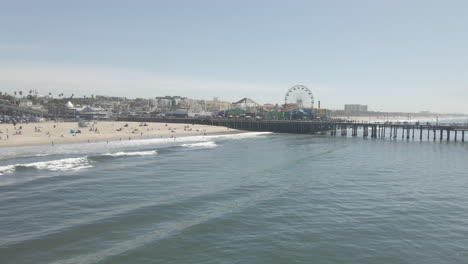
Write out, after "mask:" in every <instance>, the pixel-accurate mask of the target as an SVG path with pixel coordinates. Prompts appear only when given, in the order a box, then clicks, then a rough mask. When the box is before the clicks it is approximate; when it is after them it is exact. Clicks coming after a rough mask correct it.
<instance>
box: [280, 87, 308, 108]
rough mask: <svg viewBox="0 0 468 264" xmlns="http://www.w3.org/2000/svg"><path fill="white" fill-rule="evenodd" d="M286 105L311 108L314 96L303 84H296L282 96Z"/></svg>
mask: <svg viewBox="0 0 468 264" xmlns="http://www.w3.org/2000/svg"><path fill="white" fill-rule="evenodd" d="M284 102H285V104H286V105H289V106H294V107H297V108H313V107H314V96H313V95H312V91H310V89H309V88H307V87H305V86H304V85H296V86H293V87H291V88H289V90H288V92H287V93H286V96H285V98H284Z"/></svg>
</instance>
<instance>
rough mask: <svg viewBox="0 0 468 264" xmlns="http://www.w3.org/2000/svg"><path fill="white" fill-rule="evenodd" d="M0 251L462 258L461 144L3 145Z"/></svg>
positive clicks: (466, 169)
mask: <svg viewBox="0 0 468 264" xmlns="http://www.w3.org/2000/svg"><path fill="white" fill-rule="evenodd" d="M1 151H2V152H1V154H0V263H15V264H21V263H35V264H40V263H48V264H58V263H60V264H65V263H83V264H85V263H86V264H88V263H113V264H114V263H356V264H357V263H359V264H362V263H379V264H385V263H389V264H396V263H412V264H415V263H421V264H430V263H434V264H436V263H437V264H439V263H468V158H467V157H468V155H467V154H468V142H465V143H461V142H453V141H451V142H444V141H443V142H439V141H436V142H432V140H430V141H426V140H423V141H422V142H419V140H414V141H413V140H402V139H401V138H399V139H396V140H393V139H388V138H387V139H370V138H368V139H364V138H362V137H355V138H353V137H341V136H336V137H333V136H320V135H292V134H274V133H250V132H249V133H244V134H232V135H214V136H205V137H202V136H193V137H186V138H177V139H176V140H174V139H145V140H132V141H113V142H109V144H107V143H106V142H102V143H84V144H83V143H81V144H63V145H56V146H54V147H52V146H33V147H16V148H3V149H1Z"/></svg>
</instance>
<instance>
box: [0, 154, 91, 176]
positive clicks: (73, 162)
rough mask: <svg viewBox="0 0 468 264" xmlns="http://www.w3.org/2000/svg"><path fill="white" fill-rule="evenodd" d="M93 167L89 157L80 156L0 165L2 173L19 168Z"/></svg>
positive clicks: (64, 169)
mask: <svg viewBox="0 0 468 264" xmlns="http://www.w3.org/2000/svg"><path fill="white" fill-rule="evenodd" d="M90 167H92V166H91V164H90V163H89V160H88V158H87V157H80V158H66V159H59V160H50V161H39V162H33V163H25V164H15V165H7V166H2V167H0V175H2V174H5V173H11V172H13V171H14V170H16V169H19V168H35V169H38V170H50V171H69V170H81V169H85V168H90Z"/></svg>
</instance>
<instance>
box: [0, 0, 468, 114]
mask: <svg viewBox="0 0 468 264" xmlns="http://www.w3.org/2000/svg"><path fill="white" fill-rule="evenodd" d="M296 84H303V85H306V86H308V87H309V88H310V89H311V90H312V92H313V93H314V95H315V99H316V101H317V100H320V101H321V104H322V107H327V108H333V109H339V108H342V107H343V104H345V103H360V104H368V105H369V108H370V110H383V111H421V110H430V111H438V112H464V113H468V102H467V101H468V1H466V0H460V1H449V0H440V1H430V0H402V1H400V0H386V1H383V0H368V1H364V0H342V1H334V0H323V1H313V0H309V1H290V0H288V1H286V0H284V1H273V0H268V1H253V0H248V1H243V0H235V1H221V0H212V1H204V0H192V1H177V0H170V1H169V0H167V1H155V0H153V1H119V0H108V1H103V0H102V1H97V0H92V1H85V0H80V1H64V0H57V1H47V0H41V1H37V0H31V1H21V0H15V1H12V0H0V91H10V92H11V91H14V90H23V91H25V90H29V89H38V90H39V91H40V92H41V93H44V94H45V93H48V92H49V91H52V92H54V93H57V92H61V91H64V92H65V94H69V93H72V92H73V93H75V94H77V95H81V94H84V93H85V94H88V95H89V94H107V95H116V96H127V97H154V96H161V95H183V96H188V97H192V98H200V99H210V98H212V97H213V96H218V97H220V99H226V100H239V99H241V98H242V97H250V98H252V99H254V100H256V101H258V102H260V103H267V102H270V103H282V102H283V100H284V94H285V93H286V91H287V89H288V88H289V87H291V86H293V85H296Z"/></svg>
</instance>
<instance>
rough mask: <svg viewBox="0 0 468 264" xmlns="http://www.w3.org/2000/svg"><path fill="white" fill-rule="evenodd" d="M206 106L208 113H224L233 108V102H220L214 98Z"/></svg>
mask: <svg viewBox="0 0 468 264" xmlns="http://www.w3.org/2000/svg"><path fill="white" fill-rule="evenodd" d="M205 104H206V111H208V112H217V111H224V110H228V109H230V108H231V102H227V101H220V100H219V99H218V97H214V98H213V100H212V101H206V103H205Z"/></svg>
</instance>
